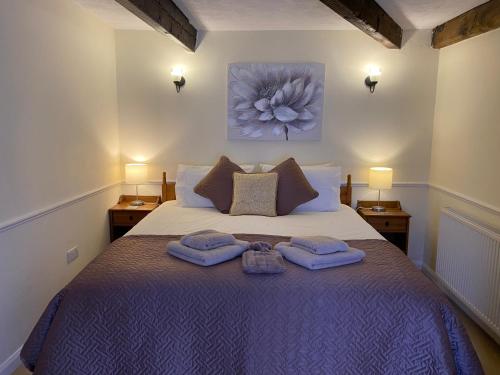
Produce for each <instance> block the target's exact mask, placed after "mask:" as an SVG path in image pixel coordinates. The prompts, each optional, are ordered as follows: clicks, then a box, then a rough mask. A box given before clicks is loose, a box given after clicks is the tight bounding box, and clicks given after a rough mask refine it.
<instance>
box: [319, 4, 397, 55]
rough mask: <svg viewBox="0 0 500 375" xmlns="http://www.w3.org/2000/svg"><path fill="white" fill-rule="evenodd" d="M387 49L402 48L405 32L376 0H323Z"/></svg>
mask: <svg viewBox="0 0 500 375" xmlns="http://www.w3.org/2000/svg"><path fill="white" fill-rule="evenodd" d="M321 2H322V3H323V4H325V5H326V6H327V7H329V8H330V9H332V10H333V11H334V12H335V13H337V14H338V15H340V16H342V17H343V18H344V19H346V20H347V21H349V22H350V23H352V24H353V25H354V26H356V27H357V28H358V29H360V30H361V31H363V32H364V33H366V34H368V35H369V36H371V37H372V38H373V39H375V40H376V41H378V42H380V43H382V44H383V45H384V46H386V47H387V48H401V40H402V38H403V30H402V29H401V27H400V26H399V25H398V24H397V23H396V22H395V21H394V20H393V19H392V18H391V16H389V15H388V14H387V13H386V12H385V10H384V9H383V8H382V7H381V6H380V5H378V4H377V3H376V1H375V0H321Z"/></svg>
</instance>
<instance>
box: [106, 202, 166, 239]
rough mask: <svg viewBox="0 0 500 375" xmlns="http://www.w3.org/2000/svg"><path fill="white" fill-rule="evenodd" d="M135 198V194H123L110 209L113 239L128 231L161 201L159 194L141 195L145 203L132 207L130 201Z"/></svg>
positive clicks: (110, 234) (110, 229)
mask: <svg viewBox="0 0 500 375" xmlns="http://www.w3.org/2000/svg"><path fill="white" fill-rule="evenodd" d="M135 199H136V197H135V196H133V195H122V196H121V197H120V200H119V201H118V204H116V205H115V206H113V207H111V208H110V209H109V236H110V238H111V241H114V240H116V239H117V238H120V237H121V236H123V235H124V234H125V233H127V232H128V231H129V230H130V229H132V227H133V226H134V225H136V224H137V223H138V222H139V221H141V220H142V219H144V218H145V217H146V216H147V215H148V214H150V213H151V212H152V211H153V210H154V209H156V208H157V207H158V206H159V205H160V203H161V198H160V197H159V196H139V199H141V200H143V201H144V202H145V204H144V205H142V206H137V208H132V209H131V208H130V202H132V201H134V200H135Z"/></svg>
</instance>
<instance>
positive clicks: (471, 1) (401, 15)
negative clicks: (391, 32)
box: [376, 0, 487, 30]
mask: <svg viewBox="0 0 500 375" xmlns="http://www.w3.org/2000/svg"><path fill="white" fill-rule="evenodd" d="M376 1H377V3H378V4H379V5H380V6H381V7H382V8H384V10H385V11H386V12H387V13H388V14H389V15H390V16H391V17H392V18H393V19H394V20H395V21H396V22H397V23H398V24H399V26H401V27H402V28H403V29H406V30H407V29H433V28H434V27H436V26H437V25H440V24H442V23H444V22H446V21H448V20H450V19H452V18H454V17H456V16H458V15H460V14H462V13H464V12H466V11H468V10H469V9H472V8H474V7H476V6H478V5H480V4H483V3H486V1H487V0H376Z"/></svg>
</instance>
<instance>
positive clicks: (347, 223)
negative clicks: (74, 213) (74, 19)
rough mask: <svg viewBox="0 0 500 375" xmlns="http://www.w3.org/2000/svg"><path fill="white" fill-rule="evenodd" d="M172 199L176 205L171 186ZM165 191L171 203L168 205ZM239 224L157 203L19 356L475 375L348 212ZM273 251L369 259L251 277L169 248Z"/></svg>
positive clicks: (435, 302)
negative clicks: (273, 247) (323, 241)
mask: <svg viewBox="0 0 500 375" xmlns="http://www.w3.org/2000/svg"><path fill="white" fill-rule="evenodd" d="M163 192H164V198H173V196H172V185H168V184H166V183H164V184H163ZM167 195H168V197H167ZM341 200H342V203H343V205H342V206H341V209H340V210H338V211H336V212H316V213H309V212H302V213H300V214H292V215H288V216H284V217H251V216H240V217H231V216H228V215H223V214H221V213H219V212H217V211H215V209H212V208H183V207H178V206H177V205H176V203H175V201H167V202H165V203H163V204H162V205H161V206H160V207H159V208H158V209H157V210H155V211H154V212H153V213H151V214H150V215H149V216H148V217H146V218H145V219H144V220H143V221H142V222H141V223H139V224H138V225H137V226H136V227H134V228H133V229H132V230H131V231H130V232H129V233H128V234H127V235H126V236H125V237H123V238H121V239H119V240H117V241H115V242H113V243H112V244H111V245H110V246H109V248H108V249H106V250H105V251H104V252H103V253H102V254H101V255H99V256H98V257H97V258H96V259H95V260H94V261H93V262H91V263H90V264H89V265H88V266H87V267H86V268H85V269H84V270H83V271H82V272H81V273H80V274H79V275H78V276H77V277H76V278H75V279H74V280H73V281H72V282H71V283H70V284H68V285H67V286H66V287H65V288H64V289H62V290H61V291H60V292H59V293H58V294H57V295H56V296H55V297H54V298H53V299H52V301H51V302H50V303H49V305H48V307H47V308H46V310H45V311H44V313H43V314H42V316H41V318H40V320H39V321H38V323H37V324H36V326H35V328H34V329H33V331H32V333H31V335H30V337H29V338H28V340H27V342H26V344H25V345H24V347H23V349H22V353H21V357H22V360H23V362H24V364H25V365H26V367H28V368H29V369H31V370H34V372H35V374H410V373H411V374H481V373H482V370H481V367H480V364H479V361H478V358H477V356H476V354H475V352H474V349H473V348H472V346H471V344H470V341H469V339H468V337H467V334H466V333H465V331H464V328H463V326H462V324H461V323H460V322H459V320H458V319H457V316H456V315H455V312H454V310H453V307H452V306H451V305H450V303H449V302H448V300H447V299H446V297H445V296H444V295H443V294H442V293H441V292H440V291H439V290H438V289H437V288H436V286H435V285H434V284H432V283H431V282H430V281H429V280H428V279H426V278H425V277H424V276H423V275H422V274H421V272H420V271H419V270H418V269H416V267H415V266H414V265H413V264H412V263H411V262H410V261H409V260H408V258H407V257H406V256H405V255H404V254H403V253H402V252H401V251H400V250H399V249H397V248H396V247H395V246H393V245H392V244H390V243H389V242H387V241H385V240H384V239H383V238H382V237H381V236H380V235H379V234H378V233H377V232H376V231H375V230H374V229H373V228H371V227H370V226H369V225H368V224H367V223H366V222H364V221H363V219H362V218H361V217H360V216H359V215H357V214H356V213H355V211H354V210H352V209H351V208H350V207H349V205H350V201H351V186H350V178H349V179H348V183H347V184H346V185H345V186H343V187H342V190H341ZM207 228H211V229H217V230H221V231H225V232H230V233H235V234H236V237H237V238H239V239H243V240H249V241H255V240H264V241H269V242H271V243H273V244H275V243H277V242H280V241H283V240H287V239H288V238H289V236H290V235H302V234H305V235H307V234H324V235H330V236H335V237H338V238H340V239H344V240H347V242H348V243H349V244H350V245H351V246H353V247H357V248H360V249H362V250H364V251H365V252H366V258H365V259H364V260H363V262H361V263H358V264H352V265H348V266H343V267H339V268H332V269H325V270H319V271H309V270H307V269H304V268H301V267H299V266H296V265H294V264H292V263H289V262H287V263H286V266H287V271H286V272H285V273H283V274H280V275H248V274H245V273H243V272H242V266H241V258H236V259H234V260H232V261H228V262H225V263H222V264H219V265H216V266H213V267H199V266H196V265H193V264H190V263H187V262H185V261H182V260H180V259H177V258H174V257H172V256H170V255H168V254H167V253H166V245H167V243H168V242H169V241H171V240H174V239H178V238H179V237H180V235H183V234H185V233H189V232H192V231H195V230H199V229H207Z"/></svg>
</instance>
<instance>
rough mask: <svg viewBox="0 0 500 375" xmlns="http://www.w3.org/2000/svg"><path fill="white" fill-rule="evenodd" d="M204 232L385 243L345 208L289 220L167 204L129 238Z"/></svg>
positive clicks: (293, 215) (304, 213)
mask: <svg viewBox="0 0 500 375" xmlns="http://www.w3.org/2000/svg"><path fill="white" fill-rule="evenodd" d="M204 229H215V230H218V231H221V232H227V233H249V234H269V235H277V236H308V235H324V236H331V237H336V238H339V239H342V240H365V239H384V238H383V237H382V236H381V235H380V234H379V233H378V232H377V231H376V230H375V229H373V227H371V226H370V225H369V224H368V223H367V222H366V221H365V220H363V218H361V216H359V215H358V214H357V213H356V211H354V210H353V209H352V208H351V207H349V206H346V205H341V206H340V209H339V210H338V211H335V212H297V213H293V214H291V215H287V216H276V217H266V216H251V215H243V216H230V215H223V214H221V213H220V212H219V211H217V210H216V209H215V208H186V207H180V206H178V205H177V203H176V201H168V202H165V203H163V204H162V205H161V206H160V207H158V208H157V209H156V210H154V211H153V212H151V213H150V214H149V215H148V216H146V217H145V218H144V219H143V220H142V221H141V222H140V223H139V224H137V225H136V226H135V227H134V228H132V230H131V231H130V232H128V234H127V235H147V234H149V235H175V234H187V233H191V232H195V231H198V230H204Z"/></svg>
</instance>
